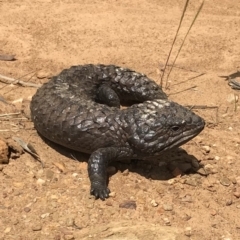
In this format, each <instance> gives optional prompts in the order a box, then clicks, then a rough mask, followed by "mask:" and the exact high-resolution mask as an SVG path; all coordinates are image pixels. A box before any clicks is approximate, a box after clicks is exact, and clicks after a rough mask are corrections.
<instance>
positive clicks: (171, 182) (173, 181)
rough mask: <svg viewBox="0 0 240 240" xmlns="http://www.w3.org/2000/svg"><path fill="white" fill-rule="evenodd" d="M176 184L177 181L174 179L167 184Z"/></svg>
mask: <svg viewBox="0 0 240 240" xmlns="http://www.w3.org/2000/svg"><path fill="white" fill-rule="evenodd" d="M175 182H176V180H175V179H174V178H172V179H169V180H168V181H167V183H168V184H170V185H172V184H174V183H175Z"/></svg>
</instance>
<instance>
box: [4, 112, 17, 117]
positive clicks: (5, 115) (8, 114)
mask: <svg viewBox="0 0 240 240" xmlns="http://www.w3.org/2000/svg"><path fill="white" fill-rule="evenodd" d="M19 114H21V113H20V112H17V113H5V114H0V117H9V116H16V115H19Z"/></svg>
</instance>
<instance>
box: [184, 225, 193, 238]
mask: <svg viewBox="0 0 240 240" xmlns="http://www.w3.org/2000/svg"><path fill="white" fill-rule="evenodd" d="M184 234H185V235H186V236H187V237H191V235H192V228H191V227H186V228H185V230H184Z"/></svg>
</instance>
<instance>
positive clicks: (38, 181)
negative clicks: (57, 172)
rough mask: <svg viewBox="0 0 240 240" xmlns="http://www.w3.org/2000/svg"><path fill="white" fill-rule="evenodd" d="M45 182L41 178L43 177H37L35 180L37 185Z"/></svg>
mask: <svg viewBox="0 0 240 240" xmlns="http://www.w3.org/2000/svg"><path fill="white" fill-rule="evenodd" d="M45 183H46V181H45V180H43V179H41V178H38V180H37V184H39V185H43V184H45Z"/></svg>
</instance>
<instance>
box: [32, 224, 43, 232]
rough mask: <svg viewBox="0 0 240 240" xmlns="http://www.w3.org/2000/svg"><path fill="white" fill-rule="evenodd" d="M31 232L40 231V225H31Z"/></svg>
mask: <svg viewBox="0 0 240 240" xmlns="http://www.w3.org/2000/svg"><path fill="white" fill-rule="evenodd" d="M32 230H33V231H41V230H42V226H41V224H40V223H39V224H35V225H33V226H32Z"/></svg>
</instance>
